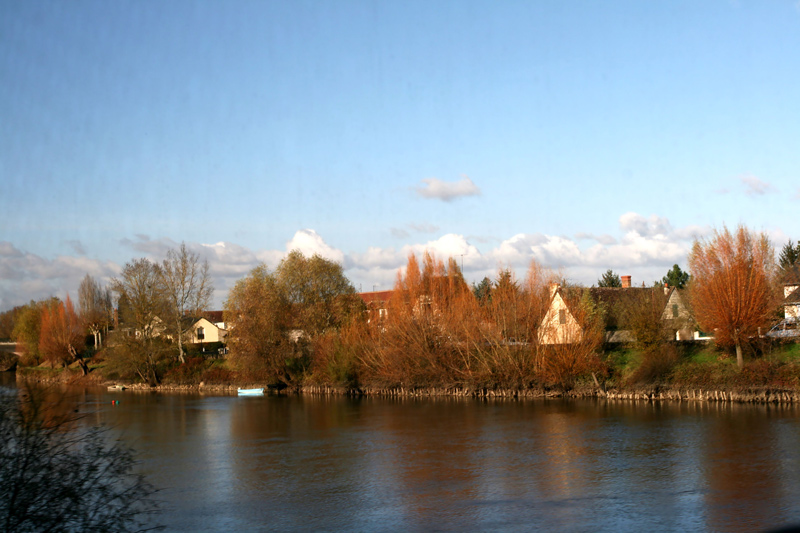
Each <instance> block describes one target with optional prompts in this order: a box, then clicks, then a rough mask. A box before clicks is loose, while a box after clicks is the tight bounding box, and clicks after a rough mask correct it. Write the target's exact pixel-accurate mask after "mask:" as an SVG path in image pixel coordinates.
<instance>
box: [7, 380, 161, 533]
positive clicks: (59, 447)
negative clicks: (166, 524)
mask: <svg viewBox="0 0 800 533" xmlns="http://www.w3.org/2000/svg"><path fill="white" fill-rule="evenodd" d="M0 392H2V394H0V524H2V528H3V530H4V531H112V530H113V531H139V530H141V529H140V528H142V527H144V526H146V525H147V522H148V520H149V519H151V518H152V515H153V514H154V513H155V512H156V511H157V509H158V505H157V504H156V502H155V500H154V499H152V497H151V496H152V493H153V488H152V487H151V485H150V484H149V483H147V482H146V481H145V479H144V477H143V476H141V475H139V474H136V473H134V472H133V468H134V464H135V462H134V455H133V452H132V450H130V449H128V448H127V447H125V446H123V445H121V444H120V443H119V442H116V441H114V440H112V439H111V438H110V437H109V435H108V434H107V432H106V431H105V430H103V429H99V428H97V427H92V426H91V424H90V425H88V426H82V425H80V426H79V425H77V424H76V423H75V422H76V420H77V418H76V415H74V413H73V409H72V408H73V407H74V406H75V405H76V403H75V402H74V399H69V398H67V397H65V395H64V394H63V391H58V390H56V389H53V388H36V387H26V388H25V389H24V390H22V391H20V393H19V394H16V392H15V391H0Z"/></svg>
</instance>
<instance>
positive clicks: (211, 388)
mask: <svg viewBox="0 0 800 533" xmlns="http://www.w3.org/2000/svg"><path fill="white" fill-rule="evenodd" d="M16 380H17V381H18V382H23V383H39V384H59V385H69V386H84V387H109V386H112V385H123V386H124V387H125V390H126V391H128V392H139V393H142V392H157V393H212V394H214V393H234V392H236V391H237V389H238V388H239V387H248V388H250V387H252V388H264V389H268V393H269V394H276V395H296V394H308V395H318V396H355V397H403V398H444V397H458V398H475V399H505V400H529V399H542V398H575V399H578V398H582V399H586V398H596V399H605V400H632V401H634V400H635V401H648V402H731V403H754V404H793V403H797V404H800V390H798V389H793V388H769V387H751V388H739V389H703V388H687V387H677V386H634V387H621V388H609V389H607V390H603V389H602V388H598V387H596V386H592V385H588V384H585V385H579V386H576V387H575V388H573V389H571V390H568V391H565V390H560V389H549V388H543V387H535V388H528V389H499V388H498V389H488V388H474V389H473V388H461V387H409V388H405V387H393V388H376V387H361V388H358V389H347V388H344V387H330V386H319V385H308V386H303V387H299V388H285V389H282V390H277V389H274V388H270V387H269V386H268V385H266V384H263V383H241V384H237V383H208V384H207V383H199V384H179V383H168V384H160V385H156V386H154V387H151V386H149V385H147V384H144V383H130V382H123V381H109V380H106V379H105V378H104V377H103V376H102V375H100V374H95V373H90V374H89V375H87V376H83V375H81V374H79V373H75V372H70V371H68V370H67V371H58V370H49V371H47V372H45V371H42V370H41V369H36V371H30V370H29V371H23V372H17V373H16Z"/></svg>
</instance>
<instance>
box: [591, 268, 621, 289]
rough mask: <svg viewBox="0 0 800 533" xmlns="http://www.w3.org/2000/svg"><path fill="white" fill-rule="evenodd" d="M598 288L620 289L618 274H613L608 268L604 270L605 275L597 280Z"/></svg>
mask: <svg viewBox="0 0 800 533" xmlns="http://www.w3.org/2000/svg"><path fill="white" fill-rule="evenodd" d="M597 286H598V287H622V280H621V279H620V278H619V274H617V273H615V272H614V271H613V270H611V269H610V268H609V269H608V270H606V273H605V274H603V277H601V278H600V279H599V280H597Z"/></svg>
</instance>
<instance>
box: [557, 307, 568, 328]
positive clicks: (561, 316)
mask: <svg viewBox="0 0 800 533" xmlns="http://www.w3.org/2000/svg"><path fill="white" fill-rule="evenodd" d="M558 323H559V324H566V323H567V310H566V309H559V310H558Z"/></svg>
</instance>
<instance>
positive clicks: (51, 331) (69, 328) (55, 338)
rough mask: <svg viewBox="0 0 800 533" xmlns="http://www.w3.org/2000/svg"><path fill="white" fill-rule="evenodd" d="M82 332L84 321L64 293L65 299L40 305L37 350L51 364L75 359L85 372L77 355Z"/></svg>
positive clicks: (65, 363)
mask: <svg viewBox="0 0 800 533" xmlns="http://www.w3.org/2000/svg"><path fill="white" fill-rule="evenodd" d="M84 332H85V327H84V324H83V321H82V320H81V319H80V317H79V316H78V313H76V312H75V308H74V306H73V305H72V300H71V299H70V297H69V295H67V299H66V300H65V301H64V302H60V301H58V302H54V303H53V304H52V305H48V306H45V307H43V308H42V327H41V332H40V336H39V351H40V352H41V353H42V355H44V357H45V359H47V360H48V361H49V362H50V363H52V364H61V365H64V366H66V365H68V364H70V363H72V362H74V361H78V363H79V364H80V365H81V369H82V370H83V374H84V375H86V374H88V373H89V368H88V367H87V365H86V363H85V362H84V361H83V359H81V357H80V353H81V352H82V351H83V349H84V348H85V342H86V338H85V335H84Z"/></svg>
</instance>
